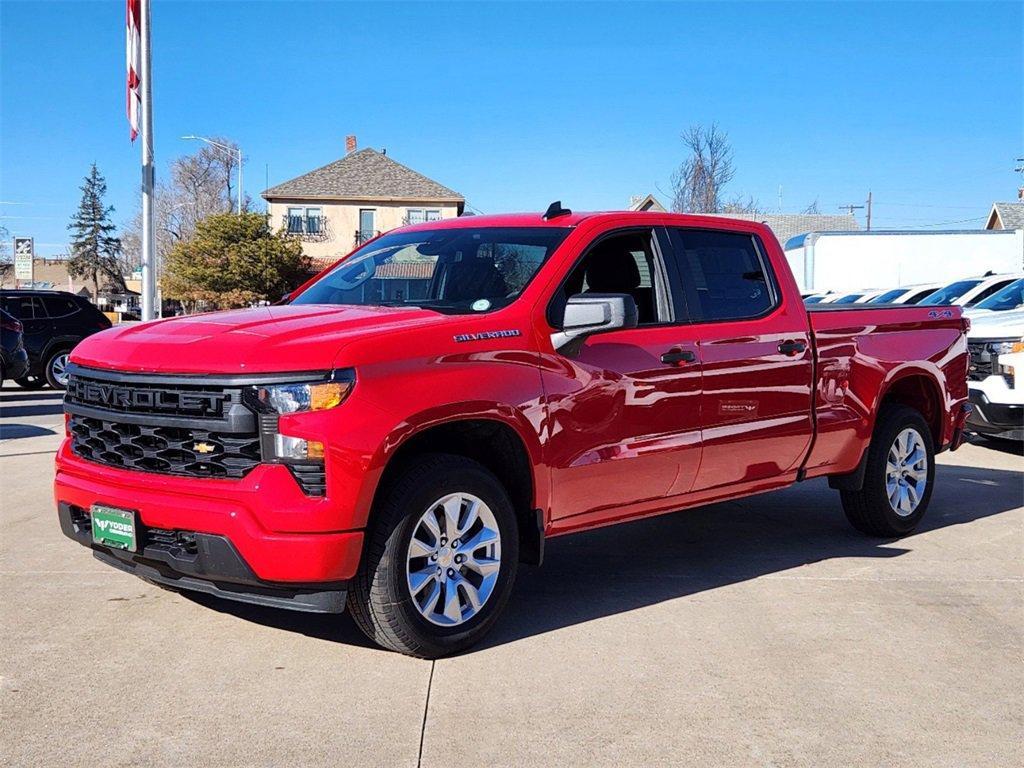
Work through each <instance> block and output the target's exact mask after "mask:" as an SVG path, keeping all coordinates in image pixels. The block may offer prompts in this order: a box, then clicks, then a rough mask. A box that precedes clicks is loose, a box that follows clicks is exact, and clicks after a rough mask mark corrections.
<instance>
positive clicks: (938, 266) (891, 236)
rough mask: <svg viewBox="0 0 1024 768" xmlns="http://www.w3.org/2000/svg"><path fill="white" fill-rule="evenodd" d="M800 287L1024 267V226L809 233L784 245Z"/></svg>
mask: <svg viewBox="0 0 1024 768" xmlns="http://www.w3.org/2000/svg"><path fill="white" fill-rule="evenodd" d="M785 251H786V259H787V260H788V261H789V266H790V267H791V268H792V270H793V275H794V276H795V277H796V279H797V282H798V283H799V284H800V290H801V291H826V290H830V291H852V290H858V289H867V288H899V287H900V286H904V285H913V284H915V283H925V282H938V283H949V282H952V281H954V280H957V279H959V278H962V277H965V276H967V275H983V274H985V273H987V272H995V273H1002V272H1021V271H1022V270H1024V230H1021V229H1016V230H1014V229H997V230H985V229H973V230H948V231H942V232H896V231H878V232H808V233H807V234H805V235H799V236H797V237H794V238H790V240H789V241H788V242H786V244H785Z"/></svg>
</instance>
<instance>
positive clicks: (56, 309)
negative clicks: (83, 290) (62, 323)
mask: <svg viewBox="0 0 1024 768" xmlns="http://www.w3.org/2000/svg"><path fill="white" fill-rule="evenodd" d="M41 298H42V301H43V306H44V307H46V312H47V314H48V315H49V316H50V317H67V316H68V315H73V314H75V312H77V311H78V304H76V303H75V301H74V300H73V299H69V298H68V297H67V296H43V297H41Z"/></svg>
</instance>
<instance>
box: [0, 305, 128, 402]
mask: <svg viewBox="0 0 1024 768" xmlns="http://www.w3.org/2000/svg"><path fill="white" fill-rule="evenodd" d="M0 308H2V309H4V310H5V311H6V312H8V313H9V314H11V315H13V316H14V317H15V318H17V319H18V320H19V321H20V322H21V324H22V326H24V330H23V334H24V339H25V342H24V343H25V349H26V350H27V351H28V361H29V367H28V372H27V373H25V374H24V375H22V376H17V377H15V376H13V375H12V376H11V378H13V379H14V380H15V381H17V382H18V384H20V385H21V386H23V387H25V388H26V389H39V388H40V387H43V386H45V385H46V384H49V385H50V386H51V387H53V388H54V389H64V387H65V386H66V384H67V374H66V372H65V368H66V367H67V362H68V354H69V353H70V352H71V350H72V349H73V348H74V346H75V345H76V344H77V343H78V342H80V341H81V340H82V339H84V338H85V337H86V336H91V335H92V334H94V333H98V332H99V331H102V330H106V329H107V328H109V327H110V326H111V322H110V320H108V319H107V316H106V315H104V314H103V313H102V312H100V311H99V310H98V309H96V307H95V306H93V305H92V303H91V302H89V300H88V299H85V298H82V297H81V296H75V295H74V294H73V293H67V292H66V291H28V290H26V291H17V290H15V291H0Z"/></svg>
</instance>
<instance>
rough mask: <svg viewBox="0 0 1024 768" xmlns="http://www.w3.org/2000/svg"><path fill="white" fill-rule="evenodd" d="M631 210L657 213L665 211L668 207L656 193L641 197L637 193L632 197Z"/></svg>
mask: <svg viewBox="0 0 1024 768" xmlns="http://www.w3.org/2000/svg"><path fill="white" fill-rule="evenodd" d="M629 210H631V211H655V212H656V213H665V212H667V210H668V209H667V208H665V206H664V205H662V204H661V201H660V200H659V199H658V198H656V197H655V196H654V195H650V194H649V195H646V196H644V197H641V196H640V195H636V196H634V197H632V198H630V201H629Z"/></svg>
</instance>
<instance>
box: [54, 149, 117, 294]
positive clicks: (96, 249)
mask: <svg viewBox="0 0 1024 768" xmlns="http://www.w3.org/2000/svg"><path fill="white" fill-rule="evenodd" d="M106 194H107V182H106V180H105V179H104V178H103V174H101V173H100V172H99V170H98V169H97V168H96V163H93V164H92V169H91V170H90V171H89V175H88V176H86V177H85V183H84V184H83V185H82V201H81V202H80V203H79V204H78V211H77V212H76V213H75V215H74V217H72V219H71V223H70V224H68V229H69V230H70V231H71V232H72V235H71V258H70V259H69V260H68V273H69V274H70V275H71V276H72V277H80V278H86V277H89V278H92V286H93V299H94V300H95V299H96V298H97V297H98V296H99V293H100V277H101V276H102V277H103V278H105V279H106V280H107V281H108V282H109V283H112V284H113V285H114V287H115V289H117V290H120V291H121V292H122V293H123V292H124V291H125V290H126V289H125V285H124V277H123V276H122V274H121V260H120V256H121V241H120V239H118V238H117V237H115V236H114V229H115V228H114V224H113V223H112V222H111V221H110V214H111V213H113V212H114V207H113V206H112V205H111V206H107V205H104V203H103V196H104V195H106Z"/></svg>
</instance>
